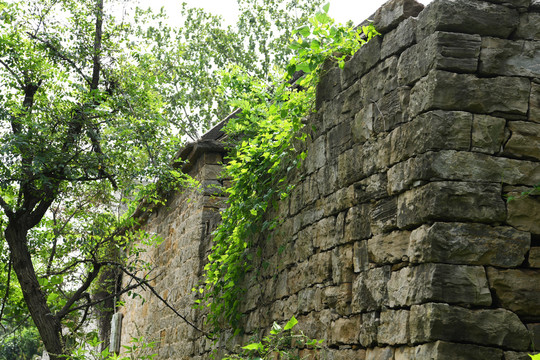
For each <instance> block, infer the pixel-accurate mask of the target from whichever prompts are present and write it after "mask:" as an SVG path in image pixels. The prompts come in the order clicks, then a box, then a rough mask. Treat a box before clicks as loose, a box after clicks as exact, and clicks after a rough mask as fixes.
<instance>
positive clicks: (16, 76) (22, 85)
mask: <svg viewBox="0 0 540 360" xmlns="http://www.w3.org/2000/svg"><path fill="white" fill-rule="evenodd" d="M0 64H2V66H4V67H5V68H6V70H7V71H9V73H10V74H11V75H13V77H14V78H15V80H17V82H18V83H19V86H20V87H24V83H23V82H22V81H21V79H20V77H19V76H18V75H17V74H15V71H13V70H12V69H11V68H10V67H9V65H8V64H6V63H5V62H4V61H2V60H0Z"/></svg>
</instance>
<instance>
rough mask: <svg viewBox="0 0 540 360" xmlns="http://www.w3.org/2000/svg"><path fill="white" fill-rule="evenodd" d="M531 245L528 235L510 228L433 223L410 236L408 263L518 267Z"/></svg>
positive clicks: (416, 230) (418, 229)
mask: <svg viewBox="0 0 540 360" xmlns="http://www.w3.org/2000/svg"><path fill="white" fill-rule="evenodd" d="M530 244H531V235H530V234H529V233H528V232H523V231H518V230H516V229H514V228H512V227H509V226H495V227H492V226H489V225H483V224H470V223H438V222H436V223H434V224H433V225H423V226H421V227H419V228H417V229H415V230H414V231H413V232H412V233H411V236H410V246H409V253H408V256H409V261H411V262H412V263H430V262H444V263H450V264H470V265H492V266H499V267H515V266H519V265H521V264H522V263H523V261H524V260H525V255H526V253H527V251H528V250H529V247H530Z"/></svg>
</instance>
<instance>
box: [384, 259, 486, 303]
mask: <svg viewBox="0 0 540 360" xmlns="http://www.w3.org/2000/svg"><path fill="white" fill-rule="evenodd" d="M430 301H437V302H445V303H449V304H465V305H477V306H490V305H491V293H490V292H489V287H488V283H487V279H486V273H485V271H484V267H483V266H467V265H449V264H420V265H418V266H414V267H405V268H403V269H401V270H399V271H394V272H392V276H391V278H390V281H388V306H389V307H403V306H409V305H414V304H421V303H425V302H430Z"/></svg>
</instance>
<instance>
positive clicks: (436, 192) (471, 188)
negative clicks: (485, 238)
mask: <svg viewBox="0 0 540 360" xmlns="http://www.w3.org/2000/svg"><path fill="white" fill-rule="evenodd" d="M505 216H506V208H505V203H504V201H503V199H502V197H501V185H499V184H481V183H480V184H479V183H461V182H446V181H441V182H432V183H429V184H426V185H424V186H421V187H418V188H415V189H413V190H409V191H407V192H405V193H403V194H400V195H399V197H398V213H397V225H398V227H399V228H400V229H403V228H407V227H410V226H413V225H420V224H422V223H425V222H429V221H437V220H444V221H473V222H497V221H499V222H500V221H503V220H504V219H505Z"/></svg>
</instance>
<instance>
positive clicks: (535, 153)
mask: <svg viewBox="0 0 540 360" xmlns="http://www.w3.org/2000/svg"><path fill="white" fill-rule="evenodd" d="M508 129H509V130H510V132H511V136H510V139H509V140H508V141H507V142H506V144H505V146H504V152H503V153H504V154H507V155H511V156H516V157H520V158H534V159H537V160H540V124H536V123H531V122H526V121H510V122H508Z"/></svg>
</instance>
